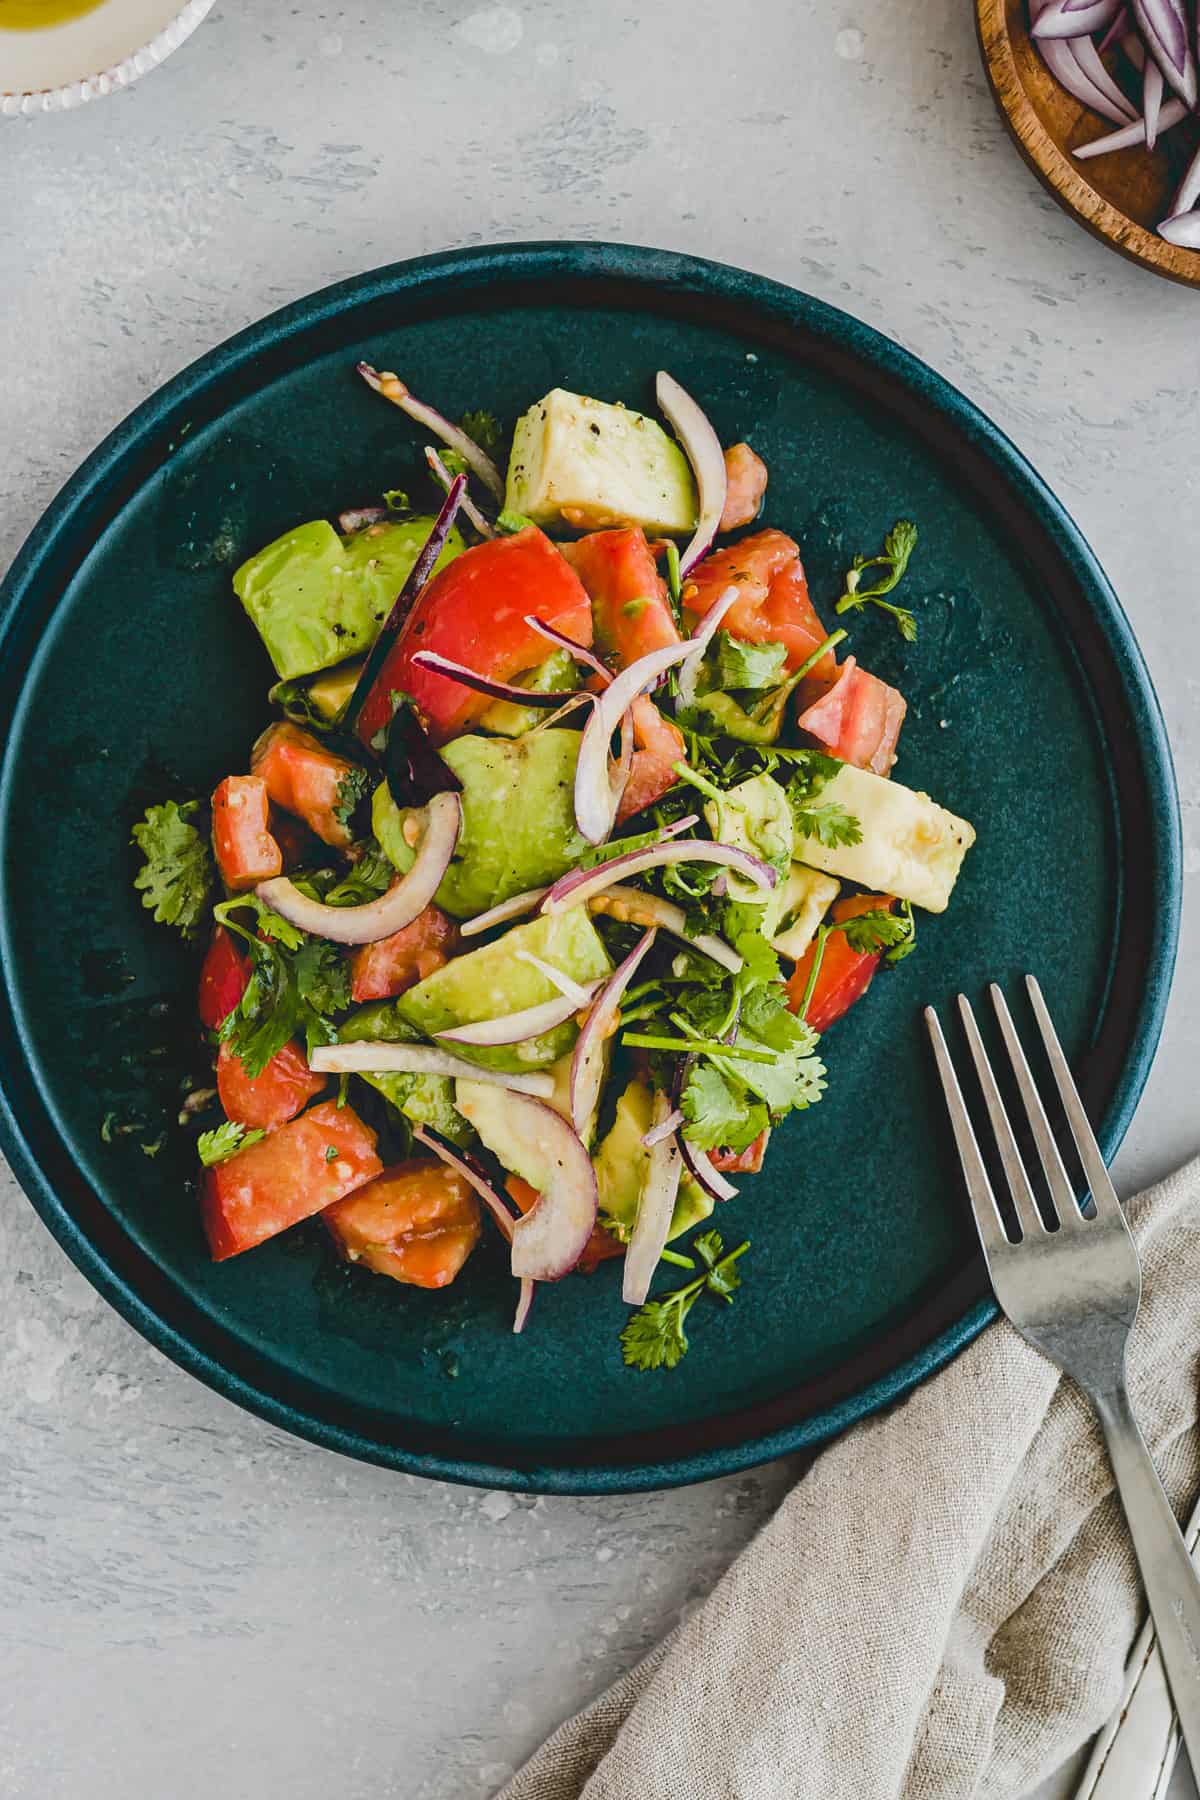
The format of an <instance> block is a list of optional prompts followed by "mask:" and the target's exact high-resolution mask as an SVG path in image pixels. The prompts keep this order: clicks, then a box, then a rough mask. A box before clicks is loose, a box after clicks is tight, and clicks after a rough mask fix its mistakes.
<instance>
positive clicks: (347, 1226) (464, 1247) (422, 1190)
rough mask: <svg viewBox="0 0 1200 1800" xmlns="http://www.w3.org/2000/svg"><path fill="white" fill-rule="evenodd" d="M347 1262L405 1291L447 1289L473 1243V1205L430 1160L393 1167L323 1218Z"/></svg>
mask: <svg viewBox="0 0 1200 1800" xmlns="http://www.w3.org/2000/svg"><path fill="white" fill-rule="evenodd" d="M322 1216H323V1218H324V1221H325V1223H326V1225H327V1226H328V1227H329V1230H330V1232H331V1233H332V1235H333V1238H334V1241H335V1243H336V1244H337V1246H338V1248H339V1249H340V1250H341V1252H342V1254H343V1256H344V1257H345V1258H346V1260H347V1262H353V1263H358V1264H360V1265H362V1266H363V1267H365V1268H368V1269H370V1270H372V1271H373V1273H375V1274H376V1275H390V1276H391V1278H392V1280H393V1281H403V1282H407V1283H408V1285H409V1286H410V1287H420V1288H443V1287H448V1286H449V1285H450V1283H451V1282H452V1281H453V1280H454V1277H455V1276H456V1275H457V1274H458V1272H459V1270H460V1269H461V1268H462V1266H463V1264H464V1263H465V1262H466V1260H467V1258H468V1256H470V1254H471V1252H472V1250H473V1249H474V1248H475V1246H476V1244H477V1243H478V1242H479V1236H480V1231H481V1223H480V1211H479V1201H478V1200H477V1199H476V1197H475V1195H474V1193H473V1192H472V1190H471V1187H470V1185H469V1184H468V1183H467V1182H465V1181H464V1180H463V1178H462V1176H461V1175H457V1174H456V1173H455V1172H454V1170H453V1169H448V1168H447V1167H446V1165H445V1164H444V1163H441V1162H438V1161H437V1160H436V1159H435V1158H433V1157H414V1158H413V1159H411V1160H410V1161H409V1162H402V1163H393V1165H392V1166H391V1168H389V1169H384V1171H383V1173H382V1174H381V1175H377V1176H376V1177H375V1179H374V1180H373V1181H368V1182H367V1183H366V1184H365V1186H363V1187H360V1188H356V1189H355V1191H354V1193H352V1194H350V1195H349V1196H348V1197H347V1198H346V1199H345V1200H339V1201H337V1203H336V1204H335V1205H333V1206H330V1207H327V1208H326V1209H325V1212H324V1214H323V1215H322Z"/></svg>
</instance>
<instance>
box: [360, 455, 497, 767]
mask: <svg viewBox="0 0 1200 1800" xmlns="http://www.w3.org/2000/svg"><path fill="white" fill-rule="evenodd" d="M466 486H467V478H466V476H465V475H459V476H457V477H456V478H455V480H454V481H453V482H452V483H451V485H450V492H449V493H448V494H447V495H446V501H445V504H444V506H443V507H442V510H441V512H440V513H439V514H438V516H437V518H436V519H435V520H434V521H433V528H432V530H431V531H430V533H429V536H428V537H427V538H426V539H425V544H424V547H423V549H422V550H421V553H420V555H419V556H418V557H417V560H416V562H415V563H414V564H413V566H412V568H411V569H410V570H409V572H408V574H407V576H406V577H405V580H404V585H403V587H402V588H401V589H400V592H399V593H398V594H397V595H396V598H395V601H394V602H393V604H392V610H391V612H390V613H389V614H388V616H387V618H386V619H385V620H384V621H383V624H382V625H381V626H380V628H379V636H378V637H377V638H376V639H375V642H374V643H373V644H372V645H371V648H370V650H369V651H368V653H367V658H366V661H365V662H364V663H363V666H362V668H361V669H360V670H359V672H358V680H357V681H356V682H355V684H354V692H353V693H352V694H351V696H350V698H349V700H347V702H346V705H345V707H344V709H343V711H342V713H341V715H340V717H339V720H338V723H339V724H340V725H341V726H342V727H343V729H344V730H346V731H353V730H354V727H355V726H356V725H357V723H358V715H359V714H360V713H361V711H362V709H363V707H364V706H365V705H366V703H367V701H368V699H369V698H370V695H371V691H372V689H373V688H374V686H375V683H376V682H377V681H378V679H379V676H380V674H381V673H382V671H383V665H384V663H385V662H386V661H387V659H388V656H389V655H390V653H391V648H392V645H393V644H394V643H395V641H396V639H397V638H398V637H399V635H400V632H401V629H402V628H403V626H404V624H405V621H406V620H407V618H408V615H409V613H410V612H411V611H412V609H413V606H414V604H415V602H416V599H417V596H418V594H419V593H420V592H421V589H422V588H423V587H424V586H425V583H426V582H427V581H428V580H429V577H430V576H431V575H432V574H433V565H434V563H435V562H436V561H437V559H438V557H439V556H440V555H441V554H442V551H443V550H444V549H445V548H446V539H447V538H448V537H449V536H450V530H451V527H452V526H453V524H454V521H455V519H456V518H457V516H458V509H459V507H460V506H461V504H462V497H463V494H464V493H465V492H466Z"/></svg>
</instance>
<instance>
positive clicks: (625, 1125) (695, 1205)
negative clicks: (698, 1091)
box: [500, 1081, 713, 1238]
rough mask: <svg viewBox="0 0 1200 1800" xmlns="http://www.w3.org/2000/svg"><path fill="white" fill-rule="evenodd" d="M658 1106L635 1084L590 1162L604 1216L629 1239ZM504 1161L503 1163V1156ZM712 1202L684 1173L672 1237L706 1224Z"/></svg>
mask: <svg viewBox="0 0 1200 1800" xmlns="http://www.w3.org/2000/svg"><path fill="white" fill-rule="evenodd" d="M653 1106H654V1101H653V1097H652V1095H651V1093H650V1090H649V1088H648V1087H646V1085H645V1083H644V1082H641V1081H631V1082H630V1083H629V1085H628V1087H627V1088H626V1089H625V1092H624V1093H623V1094H622V1095H621V1098H620V1099H619V1100H618V1101H617V1110H616V1115H615V1117H614V1119H613V1122H612V1126H611V1128H610V1130H609V1132H608V1135H607V1136H606V1137H605V1139H604V1141H603V1143H602V1144H601V1145H600V1147H599V1149H598V1150H597V1151H596V1152H595V1154H594V1155H593V1157H592V1166H593V1167H594V1169H595V1171H596V1184H597V1186H598V1188H599V1190H600V1211H601V1213H603V1215H604V1217H605V1218H606V1219H611V1220H612V1222H613V1223H614V1224H615V1225H618V1226H620V1227H621V1228H622V1231H623V1233H625V1234H628V1233H629V1232H630V1231H632V1230H633V1227H634V1225H635V1224H636V1223H637V1215H638V1204H639V1202H640V1200H641V1196H642V1188H643V1186H644V1184H645V1180H646V1171H647V1169H648V1168H649V1166H650V1152H649V1150H647V1148H646V1146H645V1144H644V1143H643V1142H642V1139H643V1137H644V1136H645V1134H646V1132H648V1131H649V1129H650V1126H651V1123H652V1113H653ZM500 1160H501V1161H502V1162H503V1160H504V1158H503V1156H501V1158H500ZM712 1209H713V1203H712V1201H711V1200H710V1199H709V1197H708V1195H707V1194H706V1193H705V1192H704V1189H703V1188H702V1187H701V1186H700V1185H699V1183H698V1182H695V1181H693V1180H692V1178H691V1176H690V1175H689V1174H687V1172H686V1170H685V1172H684V1175H683V1179H682V1180H681V1182H680V1183H679V1193H678V1195H677V1197H676V1200H675V1211H674V1212H673V1213H672V1215H671V1229H670V1231H669V1233H668V1234H667V1235H668V1237H669V1238H676V1237H679V1236H680V1234H681V1233H682V1232H685V1231H690V1230H691V1228H692V1226H693V1225H698V1224H699V1223H700V1220H701V1219H707V1217H708V1215H709V1213H711V1211H712Z"/></svg>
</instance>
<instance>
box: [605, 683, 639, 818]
mask: <svg viewBox="0 0 1200 1800" xmlns="http://www.w3.org/2000/svg"><path fill="white" fill-rule="evenodd" d="M632 774H633V714H632V712H630V711H629V709H628V708H626V710H625V711H624V712H623V713H622V714H621V748H620V752H619V754H618V755H617V756H616V757H614V758H613V759H612V760H611V761H610V762H609V765H608V788H609V793H610V794H611V795H612V809H613V822H614V823H615V822H616V817H617V814H618V813H619V812H620V810H621V802H622V800H623V799H624V798H625V789H626V788H627V787H628V786H629V777H630V776H631V775H632Z"/></svg>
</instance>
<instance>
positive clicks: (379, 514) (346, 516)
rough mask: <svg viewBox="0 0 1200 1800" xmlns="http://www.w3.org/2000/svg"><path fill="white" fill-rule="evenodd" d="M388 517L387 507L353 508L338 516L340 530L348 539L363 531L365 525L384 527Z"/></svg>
mask: <svg viewBox="0 0 1200 1800" xmlns="http://www.w3.org/2000/svg"><path fill="white" fill-rule="evenodd" d="M387 516H388V509H387V507H386V506H352V507H350V508H349V509H348V511H346V512H340V513H339V514H338V516H337V522H338V530H339V531H340V532H343V533H344V534H345V535H346V536H347V537H349V536H350V534H351V532H354V531H361V530H362V529H363V526H364V525H382V524H383V523H384V522H385V521H386V519H387Z"/></svg>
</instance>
